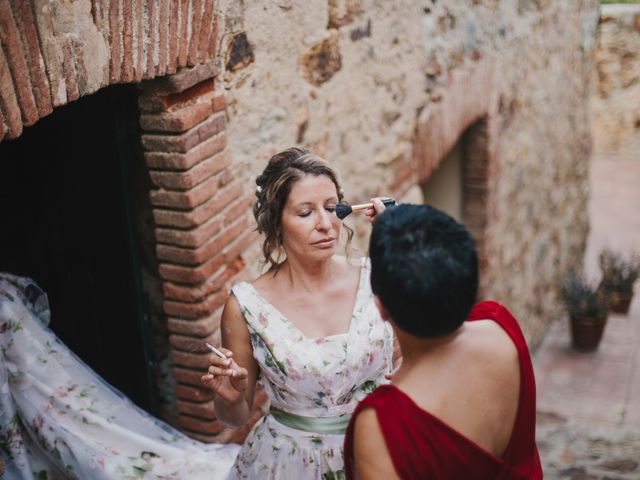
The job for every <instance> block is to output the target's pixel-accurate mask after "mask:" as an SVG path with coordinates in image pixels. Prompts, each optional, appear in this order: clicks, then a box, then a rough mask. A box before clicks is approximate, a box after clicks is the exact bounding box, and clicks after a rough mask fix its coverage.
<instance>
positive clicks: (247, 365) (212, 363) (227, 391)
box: [202, 295, 258, 427]
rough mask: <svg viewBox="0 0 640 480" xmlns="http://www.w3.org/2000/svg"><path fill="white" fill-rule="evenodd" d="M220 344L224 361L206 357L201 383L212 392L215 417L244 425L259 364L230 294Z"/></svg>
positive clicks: (237, 307) (225, 307)
mask: <svg viewBox="0 0 640 480" xmlns="http://www.w3.org/2000/svg"><path fill="white" fill-rule="evenodd" d="M220 329H221V334H222V345H224V347H225V348H221V349H220V350H221V351H222V353H224V354H225V355H226V356H227V358H226V359H221V358H220V357H218V356H217V355H210V356H209V370H208V373H207V375H204V376H203V377H202V383H204V384H205V385H206V386H208V387H209V388H211V389H212V390H213V391H214V392H215V397H214V399H213V401H214V405H215V411H216V416H217V417H218V419H219V420H220V421H221V422H222V423H224V424H225V425H227V426H230V427H240V426H242V425H244V424H245V423H246V422H247V420H249V416H250V414H251V406H252V405H253V397H254V394H255V388H256V380H257V377H258V365H257V363H256V361H255V360H254V358H253V351H252V347H251V338H250V336H249V330H248V328H247V324H246V322H245V320H244V317H243V315H242V311H241V310H240V305H238V301H237V300H236V298H235V297H234V296H233V295H232V296H230V297H229V299H228V300H227V303H226V304H225V306H224V310H223V311H222V319H221V322H220Z"/></svg>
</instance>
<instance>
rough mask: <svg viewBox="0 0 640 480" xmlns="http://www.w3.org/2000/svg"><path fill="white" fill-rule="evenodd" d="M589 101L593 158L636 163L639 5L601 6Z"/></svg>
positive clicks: (639, 153) (639, 140)
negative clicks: (591, 94) (593, 83)
mask: <svg viewBox="0 0 640 480" xmlns="http://www.w3.org/2000/svg"><path fill="white" fill-rule="evenodd" d="M596 62H597V79H596V82H597V83H596V85H597V86H596V89H595V92H594V95H593V98H592V109H593V110H592V111H593V140H594V154H595V155H597V156H598V158H601V159H613V160H615V159H621V160H640V5H603V6H602V12H601V15H600V25H599V28H598V46H597V50H596Z"/></svg>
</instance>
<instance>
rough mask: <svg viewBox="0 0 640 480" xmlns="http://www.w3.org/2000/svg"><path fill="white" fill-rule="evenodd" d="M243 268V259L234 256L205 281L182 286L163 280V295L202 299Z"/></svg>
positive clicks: (185, 300)
mask: <svg viewBox="0 0 640 480" xmlns="http://www.w3.org/2000/svg"><path fill="white" fill-rule="evenodd" d="M243 268H244V261H243V260H242V259H241V258H236V259H235V260H233V261H232V262H231V263H230V264H229V265H228V266H227V267H225V268H222V269H220V271H219V272H216V274H214V275H212V276H211V277H210V278H209V279H208V280H207V281H206V282H204V283H202V284H200V285H197V286H184V285H178V284H175V283H171V282H164V283H163V285H162V289H163V293H164V297H165V298H167V299H171V300H180V301H182V302H196V301H199V300H202V299H203V298H205V297H206V296H207V295H209V294H211V293H213V292H216V291H218V290H220V289H222V288H223V287H224V286H225V285H226V283H227V282H228V281H229V280H231V279H232V278H233V277H234V276H235V275H236V274H237V273H238V272H240V271H241V270H242V269H243Z"/></svg>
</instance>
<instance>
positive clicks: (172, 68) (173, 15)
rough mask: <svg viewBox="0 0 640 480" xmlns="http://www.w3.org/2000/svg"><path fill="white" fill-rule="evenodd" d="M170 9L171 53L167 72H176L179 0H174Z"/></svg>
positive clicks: (169, 46)
mask: <svg viewBox="0 0 640 480" xmlns="http://www.w3.org/2000/svg"><path fill="white" fill-rule="evenodd" d="M170 7H171V10H170V11H169V45H168V49H169V52H168V53H169V55H168V56H167V58H168V60H167V73H176V69H177V67H178V20H179V15H178V7H179V5H178V2H177V1H175V0H174V1H172V2H171V4H170Z"/></svg>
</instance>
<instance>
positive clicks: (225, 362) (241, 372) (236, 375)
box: [200, 348, 248, 405]
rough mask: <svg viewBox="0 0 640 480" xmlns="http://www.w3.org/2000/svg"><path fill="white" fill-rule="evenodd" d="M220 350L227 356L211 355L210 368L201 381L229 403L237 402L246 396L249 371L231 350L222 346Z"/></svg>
mask: <svg viewBox="0 0 640 480" xmlns="http://www.w3.org/2000/svg"><path fill="white" fill-rule="evenodd" d="M220 351H221V352H222V353H224V354H225V356H226V357H227V358H220V357H219V356H217V355H214V354H211V355H210V356H209V370H208V372H207V374H206V375H203V376H202V378H201V379H200V381H201V382H202V383H203V384H204V385H206V386H207V387H209V388H210V389H211V390H213V391H214V392H215V394H216V395H217V396H218V397H219V398H221V399H222V400H224V401H225V402H226V403H228V404H229V405H233V404H237V403H239V402H241V401H242V400H244V398H245V392H246V390H247V387H248V371H247V369H246V368H242V367H240V366H239V365H238V364H237V363H236V362H235V361H234V360H233V352H232V351H231V350H227V349H226V348H220Z"/></svg>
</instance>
